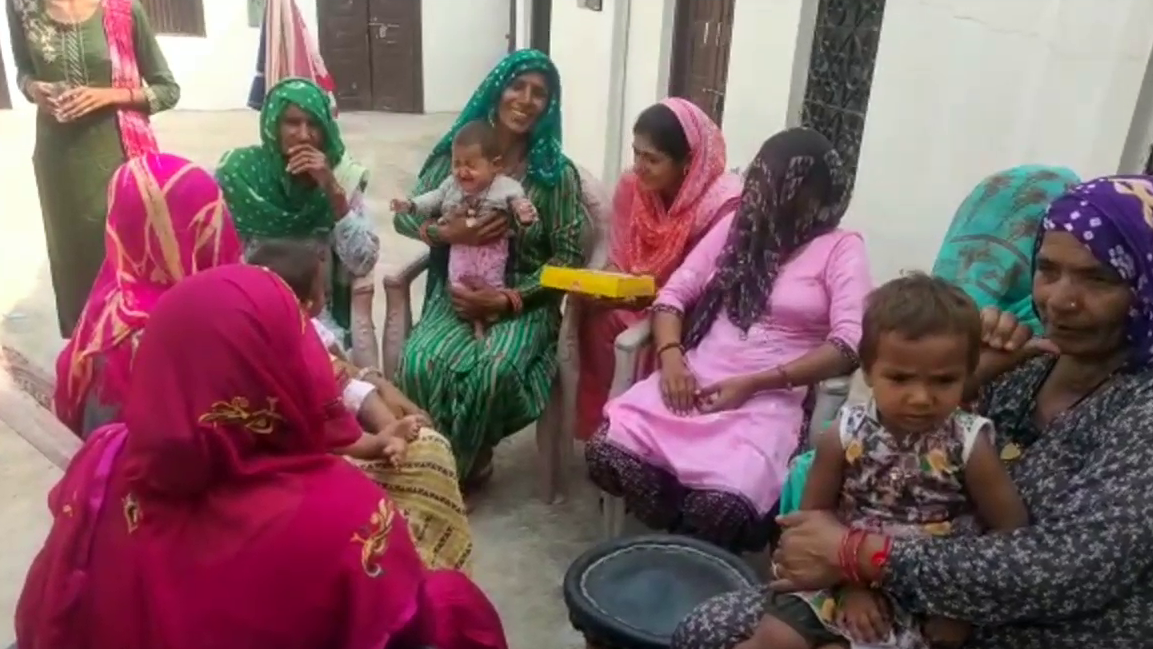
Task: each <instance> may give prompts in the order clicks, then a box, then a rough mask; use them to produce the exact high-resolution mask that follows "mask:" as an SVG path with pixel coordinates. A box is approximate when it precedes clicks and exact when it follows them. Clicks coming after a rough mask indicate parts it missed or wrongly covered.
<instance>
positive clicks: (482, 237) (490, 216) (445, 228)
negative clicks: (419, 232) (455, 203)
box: [436, 211, 508, 246]
mask: <svg viewBox="0 0 1153 649" xmlns="http://www.w3.org/2000/svg"><path fill="white" fill-rule="evenodd" d="M436 232H437V234H438V235H440V239H441V240H442V241H444V242H445V243H447V244H449V245H454V246H455V245H464V246H483V245H485V244H488V243H492V242H494V241H497V240H499V239H500V238H501V237H506V236H508V215H507V214H505V213H504V212H497V211H492V212H485V213H483V214H481V215H480V216H478V217H477V219H476V222H475V223H474V224H473V227H471V228H470V227H469V226H468V223H466V219H461V218H452V219H449V221H448V223H445V224H444V225H440V226H437V230H436Z"/></svg>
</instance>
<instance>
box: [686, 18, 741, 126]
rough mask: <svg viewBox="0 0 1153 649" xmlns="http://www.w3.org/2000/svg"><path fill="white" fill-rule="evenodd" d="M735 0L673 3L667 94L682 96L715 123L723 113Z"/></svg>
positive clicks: (719, 121)
mask: <svg viewBox="0 0 1153 649" xmlns="http://www.w3.org/2000/svg"><path fill="white" fill-rule="evenodd" d="M735 4H736V2H735V0H677V4H676V17H675V20H674V23H673V43H674V46H673V60H672V70H671V73H670V74H669V94H670V95H671V96H673V97H684V98H685V99H688V100H689V101H691V102H693V103H694V104H696V105H697V106H699V107H700V109H701V110H703V111H705V113H707V114H708V115H709V117H711V118H712V119H713V121H714V122H716V123H717V124H720V123H721V118H722V117H723V116H724V112H725V82H726V79H727V77H728V75H729V47H730V44H731V42H732V34H733V9H734V5H735Z"/></svg>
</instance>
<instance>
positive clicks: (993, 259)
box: [933, 165, 1080, 333]
mask: <svg viewBox="0 0 1153 649" xmlns="http://www.w3.org/2000/svg"><path fill="white" fill-rule="evenodd" d="M1078 182H1080V181H1079V179H1078V178H1077V174H1075V173H1073V172H1072V171H1071V170H1069V169H1066V168H1064V167H1049V166H1044V165H1021V166H1019V167H1013V168H1012V169H1006V170H1005V171H1001V172H999V173H995V174H993V175H992V176H989V177H988V178H985V179H984V180H982V181H981V182H980V183H978V184H977V186H976V188H974V189H973V191H972V192H970V193H969V195H968V196H967V197H966V198H965V200H964V202H962V203H961V207H959V208H958V209H957V212H956V214H955V215H954V216H953V221H952V223H950V224H949V230H948V231H947V232H946V233H945V241H944V243H942V244H941V250H940V252H938V253H937V261H936V263H934V264H933V274H934V275H936V276H937V277H942V278H944V279H947V280H949V281H951V282H953V283H954V284H956V285H957V286H960V287H961V288H962V289H964V291H965V292H966V293H968V294H969V297H971V298H973V299H974V300H975V301H976V302H977V306H978V307H980V308H982V309H983V308H985V307H987V306H994V307H997V308H998V309H1000V310H1001V311H1005V312H1008V313H1012V314H1013V315H1014V316H1016V317H1017V319H1018V320H1019V321H1020V322H1021V323H1022V324H1025V325H1028V326H1029V327H1030V328H1031V329H1032V330H1033V331H1035V332H1038V333H1039V332H1040V331H1041V327H1040V322H1039V321H1038V320H1037V314H1036V313H1034V311H1033V269H1032V265H1031V264H1032V261H1031V260H1032V258H1033V241H1034V240H1035V239H1036V238H1037V230H1038V228H1040V227H1041V218H1042V217H1043V216H1045V211H1046V210H1047V209H1049V203H1052V202H1053V201H1054V200H1055V199H1056V198H1057V197H1058V196H1060V195H1062V194H1064V193H1065V192H1066V190H1068V189H1069V188H1071V187H1072V186H1074V185H1076V184H1077V183H1078Z"/></svg>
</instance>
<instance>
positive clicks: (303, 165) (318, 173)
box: [285, 144, 336, 193]
mask: <svg viewBox="0 0 1153 649" xmlns="http://www.w3.org/2000/svg"><path fill="white" fill-rule="evenodd" d="M285 170H286V171H287V172H288V173H289V174H290V175H293V176H301V175H307V176H308V177H310V178H312V180H313V181H314V182H315V183H316V184H317V185H318V186H320V188H321V189H323V190H324V191H325V193H328V192H330V191H331V190H332V189H333V188H335V187H336V176H334V175H333V174H332V169H331V168H330V167H329V166H328V158H327V157H325V155H324V152H322V151H320V150H318V149H316V148H315V147H313V146H311V145H309V144H298V145H296V146H294V147H292V148H291V149H289V150H288V166H287V167H286V169H285Z"/></svg>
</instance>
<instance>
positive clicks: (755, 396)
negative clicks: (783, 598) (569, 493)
mask: <svg viewBox="0 0 1153 649" xmlns="http://www.w3.org/2000/svg"><path fill="white" fill-rule="evenodd" d="M847 202H848V187H847V176H846V174H845V171H844V168H843V166H842V164H841V161H840V157H839V156H838V155H837V152H836V151H835V150H834V149H833V147H832V145H831V144H830V143H829V141H828V140H826V139H825V138H824V137H823V136H821V135H820V134H818V133H817V132H816V131H813V130H810V129H802V128H797V129H790V130H787V131H783V132H781V133H778V134H777V135H775V136H773V137H772V138H769V140H767V141H766V142H765V143H764V145H763V146H762V147H761V150H760V152H758V154H757V156H756V158H755V159H754V160H753V162H752V164H751V165H750V167H749V171H748V175H747V179H746V181H745V186H744V192H743V194H742V196H741V202H740V207H739V208H738V209H737V212H736V214H734V215H730V216H727V217H725V219H724V220H723V221H721V222H720V223H718V224H717V226H716V227H714V228H713V229H712V230H711V231H710V232H709V233H708V234H707V235H705V237H704V238H703V239H702V240H701V242H700V243H698V244H697V246H696V247H695V248H693V250H692V252H690V253H689V255H688V257H687V258H686V259H685V261H684V263H683V264H682V265H681V266H680V268H678V269H677V270H676V272H674V273H673V274H672V276H671V277H670V279H669V281H668V283H667V284H666V285H665V286H664V288H663V289H661V291H660V293H659V295H658V297H657V300H656V303H655V304H654V306H653V312H654V315H653V337H654V345H655V350H656V356H657V362H658V364H659V366H660V369H659V370H658V371H657V372H655V373H653V374H652V375H650V376H649V377H648V378H647V379H645V380H643V381H641V382H639V383H637V384H636V385H634V386H633V387H632V388H630V389H629V390H628V391H627V392H625V393H624V394H622V395H621V396H619V397H617V398H615V399H613V400H611V401H610V402H609V403H608V405H606V406H605V410H604V413H605V417H606V419H607V425H606V426H605V428H604V430H603V432H601V433H598V434H597V435H596V436H595V437H594V438H593V439H592V441H590V443H589V444H588V446H587V448H586V454H587V458H588V465H589V474H590V476H591V477H592V480H593V482H595V483H596V484H597V485H598V486H599V487H600V488H601V489H603V490H604V491H606V492H607V493H609V494H611V495H613V496H618V497H623V498H624V500H625V505H626V507H627V508H628V509H629V510H630V511H631V512H632V513H633V514H634V515H636V516H637V517H638V518H640V519H641V520H642V521H643V522H644V523H646V524H647V525H649V526H650V527H654V528H660V529H666V530H669V531H674V532H679V533H686V534H691V535H694V536H697V537H699V538H703V539H705V540H709V541H712V542H714V543H717V544H718V545H721V546H724V547H728V548H731V549H734V550H745V549H750V550H751V549H759V548H761V547H763V546H764V544H765V543H766V541H767V540H768V535H769V532H770V530H771V522H772V521H771V518H770V517H769V515H770V514H771V513H772V511H773V507H774V505H775V503H776V501H777V499H778V497H779V496H780V493H781V486H782V484H783V483H784V480H785V476H786V472H787V465H788V462H789V459H790V457H791V456H792V455H793V453H794V451H796V449H797V445H798V442H799V440H800V435H801V432H802V430H803V429H804V426H805V420H806V412H805V411H806V408H805V404H806V397H807V394H808V391H809V387H810V386H814V385H816V384H818V383H819V382H820V381H822V380H825V379H828V378H832V377H835V376H839V375H842V374H845V373H847V372H849V371H851V370H852V369H853V368H854V367H855V366H856V348H857V343H858V340H859V338H860V334H861V314H862V312H863V310H864V302H865V296H866V295H867V294H868V292H869V290H870V288H871V287H870V281H869V269H868V263H867V260H866V256H865V247H864V243H863V242H862V240H861V237H860V235H859V234H857V233H855V232H850V231H847V230H842V229H840V228H838V224H839V223H840V220H841V216H842V215H843V214H844V211H845V207H846V204H847Z"/></svg>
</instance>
